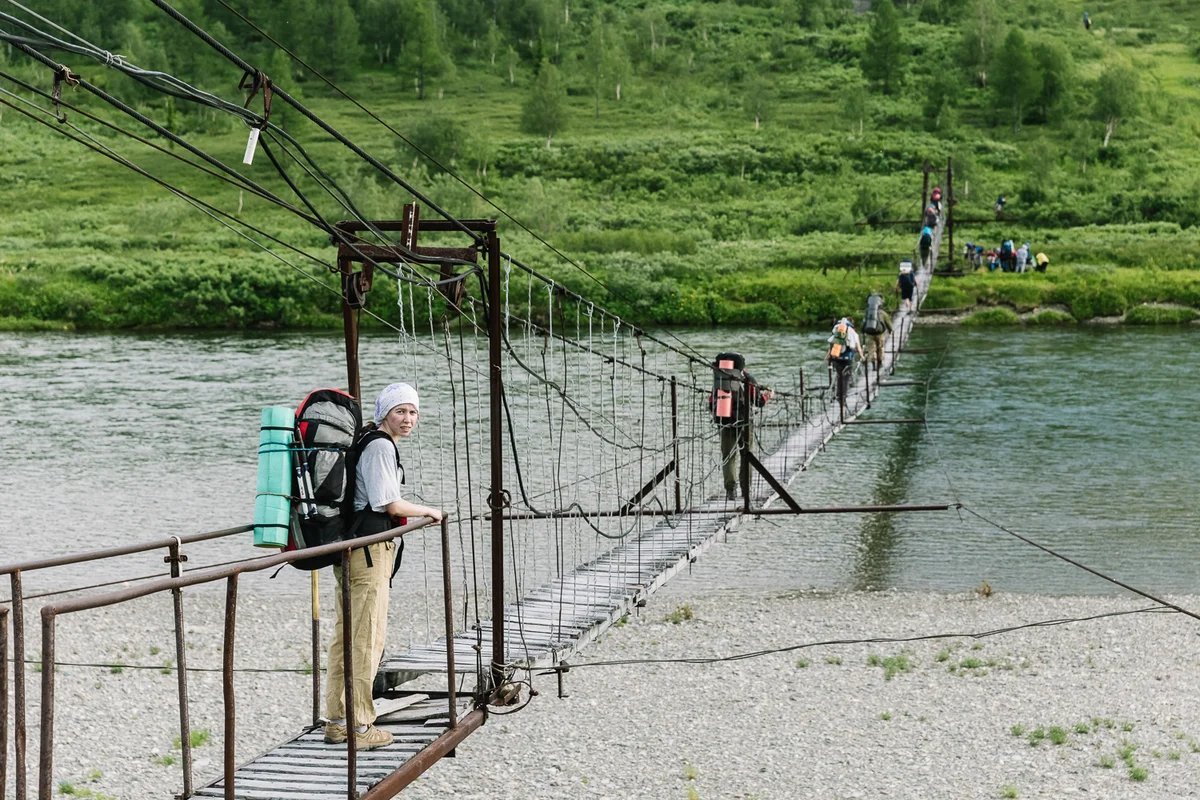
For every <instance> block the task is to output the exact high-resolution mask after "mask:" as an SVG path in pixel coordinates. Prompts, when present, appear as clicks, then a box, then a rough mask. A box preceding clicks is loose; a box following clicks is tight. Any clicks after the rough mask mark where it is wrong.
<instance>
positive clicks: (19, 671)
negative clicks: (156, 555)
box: [0, 525, 253, 800]
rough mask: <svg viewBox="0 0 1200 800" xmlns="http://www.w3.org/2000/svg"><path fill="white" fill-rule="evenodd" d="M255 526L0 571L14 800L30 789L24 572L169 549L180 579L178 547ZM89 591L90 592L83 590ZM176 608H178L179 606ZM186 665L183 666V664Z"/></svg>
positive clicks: (2, 768)
mask: <svg viewBox="0 0 1200 800" xmlns="http://www.w3.org/2000/svg"><path fill="white" fill-rule="evenodd" d="M252 527H253V526H251V525H241V526H238V527H236V528H224V529H221V530H216V531H207V532H204V533H193V534H188V535H186V536H170V537H167V538H163V539H154V540H151V541H148V542H139V543H137V544H131V545H125V546H122V547H112V548H106V549H102V550H91V551H88V552H86V553H75V554H73V555H63V556H55V557H53V558H43V559H36V560H32V561H21V562H17V563H15V564H5V565H0V575H8V576H9V582H10V586H11V589H10V592H9V597H7V598H4V599H0V611H3V612H4V613H3V614H0V649H3V650H5V651H7V647H8V625H7V617H8V615H9V608H8V606H10V605H11V607H12V625H13V636H12V641H13V693H14V695H15V701H14V705H15V709H14V710H15V714H14V717H15V719H14V730H13V756H14V760H15V762H16V781H15V783H16V787H15V788H16V797H17V800H25V798H26V797H27V787H26V769H25V760H26V757H25V755H26V754H25V750H26V739H25V725H26V717H25V602H26V598H25V596H24V591H23V589H22V581H21V578H22V576H23V575H24V574H25V573H26V572H36V571H38V570H43V569H50V568H53V567H65V566H70V565H72V564H83V563H87V562H89V561H102V560H105V559H110V558H118V557H120V556H128V555H135V554H137V553H146V552H149V551H151V550H157V549H159V548H165V549H166V550H167V551H168V555H167V556H166V557H164V559H163V561H165V562H166V563H169V564H170V565H171V567H170V571H171V574H172V575H177V574H178V568H179V562H180V561H181V560H183V557H181V556H180V554H179V547H180V545H182V544H193V543H195V542H204V541H210V540H213V539H220V538H223V537H226V536H233V535H236V534H239V533H245V532H247V531H249V530H251V529H252ZM82 588H87V587H82ZM177 605H178V604H177ZM181 615H182V610H181V609H179V608H178V607H177V608H176V616H177V618H178V622H177V624H178V625H179V626H180V627H181V628H182V626H183V622H182V618H181ZM180 663H181V664H182V662H180ZM7 675H8V666H7V663H6V662H0V683H3V684H5V685H7ZM180 716H181V725H182V726H183V727H184V728H186V725H187V722H186V719H187V709H186V707H184V708H181V709H180ZM0 723H2V724H0V728H2V730H0V741H2V742H4V743H5V744H6V743H7V740H8V693H7V692H0ZM190 760H191V751H190V749H189V748H187V747H186V745H185V749H184V762H185V763H186V764H189V765H190ZM7 779H8V748H7V747H0V794H3V793H4V792H5V790H6V789H7V787H8V783H7Z"/></svg>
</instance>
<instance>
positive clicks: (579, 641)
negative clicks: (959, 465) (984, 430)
mask: <svg viewBox="0 0 1200 800" xmlns="http://www.w3.org/2000/svg"><path fill="white" fill-rule="evenodd" d="M937 233H938V234H939V238H940V234H941V230H940V226H939V230H938V231H937ZM935 241H936V239H935ZM934 263H936V254H935V260H934ZM929 279H930V273H929V272H928V271H926V270H919V271H918V273H917V289H916V293H915V294H916V299H917V306H918V307H919V306H920V303H921V302H922V301H923V300H924V297H925V294H926V292H927V291H928V287H929ZM914 317H915V314H910V313H907V312H903V311H899V312H897V313H896V314H894V315H893V318H892V324H893V328H894V330H893V333H892V334H891V335H890V336H889V340H888V346H887V348H886V350H885V357H884V365H883V369H882V370H881V371H880V375H886V374H890V373H891V371H892V368H893V366H894V364H893V358H894V355H895V354H897V353H899V352H900V351H901V350H902V349H903V346H904V344H905V342H906V341H907V338H908V335H909V333H910V332H911V327H912V320H913V318H914ZM893 340H894V341H893ZM870 388H871V397H872V398H873V397H874V396H875V395H876V394H877V393H878V392H879V390H880V389H879V387H878V386H877V384H876V381H875V380H874V376H873V375H872V380H871V382H870ZM870 399H871V398H868V396H867V377H866V376H865V375H864V374H862V373H861V372H860V373H859V374H858V376H857V378H856V380H855V381H854V382H853V383H852V385H851V389H850V393H849V397H848V399H847V404H846V411H845V415H844V417H843V416H841V415H839V413H838V409H837V404H836V402H835V401H832V400H831V401H829V402H828V403H827V404H826V405H825V406H824V407H823V408H822V409H821V410H820V412H819V413H816V414H813V415H812V416H811V417H809V419H808V421H807V423H806V424H804V425H802V426H801V427H800V428H799V429H798V430H797V431H796V432H795V433H794V434H792V435H791V436H790V437H789V438H788V439H787V441H786V442H784V444H783V445H782V446H781V447H780V448H779V449H778V450H776V451H775V452H774V453H772V454H771V455H770V456H767V457H764V458H762V459H761V460H762V463H763V465H764V467H766V469H767V470H768V471H770V472H771V474H772V475H774V476H775V477H776V479H777V480H778V481H779V482H780V483H782V484H784V485H785V486H786V485H787V484H789V483H790V482H791V481H792V480H793V479H794V478H795V477H796V476H797V475H798V474H799V473H800V472H801V471H803V470H804V469H807V467H808V465H809V464H810V463H812V461H813V459H815V458H816V456H817V454H818V453H820V452H821V450H822V449H823V447H824V445H825V444H826V443H827V442H828V441H829V440H830V439H832V438H833V436H834V435H835V434H836V433H837V432H838V431H839V430H841V429H842V428H843V427H844V425H845V423H846V422H849V421H851V420H853V419H855V418H857V417H858V415H859V414H861V413H862V412H863V411H864V410H866V408H867V406H868V401H869V400H870ZM750 494H751V505H752V506H754V507H762V506H764V505H768V504H770V503H772V502H775V501H777V500H778V497H777V496H776V495H775V494H774V492H773V490H772V489H771V487H770V486H769V484H767V482H766V481H765V480H763V479H762V478H761V477H760V476H758V475H757V474H755V475H754V479H753V480H752V481H751V487H750ZM699 511H700V512H701V513H692V514H684V515H681V516H678V517H674V518H672V519H671V520H662V521H660V522H659V523H658V524H656V525H654V527H652V528H650V529H649V530H647V531H645V532H644V533H642V534H641V535H640V536H638V537H636V538H630V539H627V540H626V541H624V542H623V543H622V544H620V545H618V546H617V547H614V548H613V549H612V550H610V551H608V552H607V553H605V554H604V555H602V556H600V557H598V558H596V559H594V560H593V561H591V562H589V563H586V564H583V565H581V566H579V567H577V568H576V569H575V570H573V571H572V572H571V573H570V574H567V575H562V576H560V577H557V578H555V579H554V580H552V581H551V582H550V583H547V584H545V585H542V586H539V587H537V588H536V589H533V590H532V591H529V592H527V593H526V594H525V596H524V597H522V598H521V599H520V600H518V601H515V602H513V603H510V604H509V605H508V606H507V607H506V608H505V619H504V626H505V630H504V641H505V645H506V647H505V649H506V652H505V654H504V656H505V658H504V663H506V664H512V665H516V666H519V667H523V668H530V669H538V668H545V667H549V666H554V665H557V664H561V663H562V662H564V661H568V660H569V659H570V658H572V657H573V656H574V655H575V654H576V653H578V652H579V651H580V650H582V649H583V648H584V647H586V646H587V645H588V644H590V643H591V642H593V641H595V640H596V638H597V637H599V636H601V635H602V634H603V633H605V631H607V630H608V629H609V628H610V627H611V626H612V625H613V624H614V623H616V622H617V621H618V620H620V619H621V618H622V617H624V616H625V615H626V614H628V613H630V612H632V611H633V610H634V608H636V607H637V606H638V605H640V604H643V602H644V601H645V600H646V598H648V597H649V596H650V595H651V594H653V593H654V592H655V591H657V590H658V588H659V587H661V586H662V585H663V584H665V583H666V582H667V581H668V580H670V579H671V578H672V577H673V576H674V575H676V574H677V573H678V572H679V571H680V570H682V569H684V568H686V567H687V566H688V565H689V564H690V563H691V562H693V561H695V560H696V558H697V557H699V556H700V554H702V553H703V552H704V551H705V550H707V549H708V548H709V546H710V545H712V543H713V542H715V541H716V540H717V539H718V537H720V536H721V535H723V534H725V533H726V532H729V531H732V530H735V529H736V527H737V525H738V522H739V520H740V519H741V514H740V512H739V510H738V507H735V506H734V504H733V503H731V502H729V501H726V500H723V499H712V500H709V501H707V502H706V503H704V504H703V506H701V508H700V509H699ZM453 642H454V659H455V671H456V673H472V672H475V671H476V670H481V671H484V670H486V669H487V668H488V667H489V665H490V663H491V660H492V623H491V622H490V621H489V622H486V623H483V624H482V626H481V627H480V629H479V630H477V631H462V632H459V633H457V634H455V636H454V638H453ZM380 669H381V670H382V671H384V672H398V673H405V674H406V676H411V675H413V674H420V673H439V672H440V673H442V674H445V672H446V645H445V639H442V640H439V641H437V642H434V643H432V644H428V645H419V646H415V647H413V648H410V649H409V650H406V651H404V652H402V653H397V654H394V655H391V656H385V658H384V663H383V664H382V665H381V666H380ZM433 694H434V693H428V695H426V694H420V695H418V694H417V693H415V692H414V693H410V694H407V695H404V694H402V695H401V702H405V703H409V705H408V707H407V708H404V709H403V710H401V711H397V712H395V713H393V714H387V715H383V716H381V717H380V718H379V719H378V720H377V721H376V724H378V725H379V726H380V727H382V728H385V729H387V730H389V731H391V732H392V734H393V735H394V736H395V737H396V741H395V742H394V743H393V744H391V745H389V746H388V747H384V748H380V749H378V750H371V751H364V752H359V753H358V754H357V758H358V771H357V776H356V784H355V788H356V790H357V792H358V795H359V796H360V797H361V796H363V795H364V794H365V793H366V792H368V791H369V790H370V789H371V788H372V787H373V786H376V785H378V784H379V782H380V781H382V780H383V779H384V778H386V777H387V776H389V775H391V774H392V773H394V772H396V771H397V770H399V769H400V768H401V767H402V766H403V765H404V764H405V763H407V762H408V761H409V760H411V759H413V758H414V757H416V756H417V755H418V754H419V753H420V752H421V751H422V749H423V748H424V747H426V746H427V745H428V744H429V743H430V742H432V741H433V740H434V739H436V738H437V737H438V736H440V735H442V734H443V733H445V732H446V731H447V730H448V719H447V716H448V710H447V702H446V699H445V695H444V694H443V695H442V696H441V697H440V699H439V698H435V697H433V696H432V695H433ZM470 702H471V698H470V697H469V696H468V697H465V698H462V699H460V705H461V709H460V710H461V711H466V710H468V704H469V703H470ZM346 768H347V763H346V748H345V746H344V745H328V744H325V742H324V739H323V733H322V730H321V728H319V727H318V728H308V729H306V730H305V731H303V732H302V733H301V734H300V735H299V736H297V737H296V738H294V739H292V740H291V741H288V742H285V743H284V744H282V745H280V746H279V747H277V748H275V749H273V750H271V751H270V752H267V753H264V754H263V755H261V756H259V757H258V758H255V759H253V760H252V761H250V762H249V763H247V764H245V765H243V766H241V767H239V768H238V770H237V771H236V772H235V774H234V790H235V791H234V793H233V796H234V797H235V798H237V800H332V798H335V797H336V798H345V797H347V795H348V791H347V790H348V786H347V781H348V779H347V774H346ZM192 796H193V797H204V798H224V797H225V796H226V794H225V787H224V780H223V779H221V780H217V781H214V782H212V783H210V784H207V785H205V786H203V787H201V788H200V789H198V790H196V792H195V793H194V794H193V795H192Z"/></svg>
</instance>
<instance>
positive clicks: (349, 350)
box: [338, 257, 362, 400]
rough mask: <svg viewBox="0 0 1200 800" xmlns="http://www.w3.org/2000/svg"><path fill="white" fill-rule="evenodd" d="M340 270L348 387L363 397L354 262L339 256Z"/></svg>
mask: <svg viewBox="0 0 1200 800" xmlns="http://www.w3.org/2000/svg"><path fill="white" fill-rule="evenodd" d="M338 271H339V272H340V273H341V276H342V332H343V334H344V335H345V338H346V387H347V391H349V392H350V394H352V395H354V396H355V397H357V398H359V399H360V400H361V399H362V379H361V376H360V375H359V370H358V309H357V308H355V307H354V305H353V304H352V303H351V302H350V300H351V292H354V291H355V286H356V280H357V279H356V277H355V275H354V264H353V263H352V262H351V261H350V260H349V259H345V258H341V257H339V258H338Z"/></svg>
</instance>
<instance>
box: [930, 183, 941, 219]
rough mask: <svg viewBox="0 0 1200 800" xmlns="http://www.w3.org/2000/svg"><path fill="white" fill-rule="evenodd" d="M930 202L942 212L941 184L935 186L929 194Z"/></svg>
mask: <svg viewBox="0 0 1200 800" xmlns="http://www.w3.org/2000/svg"><path fill="white" fill-rule="evenodd" d="M929 202H930V205H932V206H933V207H934V209H936V210H937V211H938V212H939V213H941V210H942V187H940V186H935V187H933V192H931V193H930V195H929Z"/></svg>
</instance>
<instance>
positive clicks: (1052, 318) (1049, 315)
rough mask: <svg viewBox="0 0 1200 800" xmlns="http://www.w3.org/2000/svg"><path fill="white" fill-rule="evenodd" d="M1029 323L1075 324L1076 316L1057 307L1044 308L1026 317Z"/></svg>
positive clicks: (1026, 321)
mask: <svg viewBox="0 0 1200 800" xmlns="http://www.w3.org/2000/svg"><path fill="white" fill-rule="evenodd" d="M1025 323H1026V324H1027V325H1074V324H1075V318H1074V317H1072V316H1071V315H1070V314H1068V313H1067V312H1065V311H1060V310H1058V309H1057V308H1044V309H1042V310H1041V311H1038V312H1035V313H1033V314H1030V315H1029V317H1027V318H1026V320H1025Z"/></svg>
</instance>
